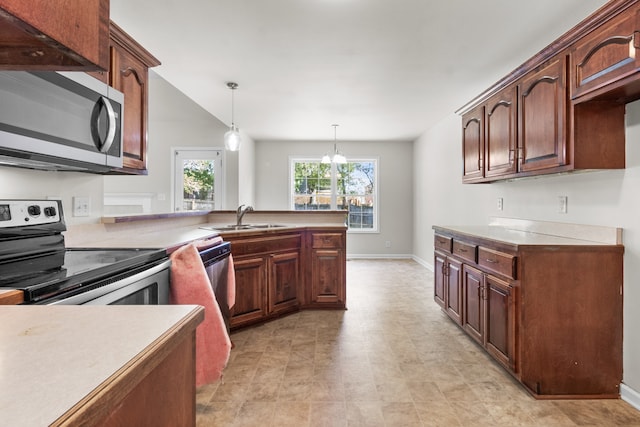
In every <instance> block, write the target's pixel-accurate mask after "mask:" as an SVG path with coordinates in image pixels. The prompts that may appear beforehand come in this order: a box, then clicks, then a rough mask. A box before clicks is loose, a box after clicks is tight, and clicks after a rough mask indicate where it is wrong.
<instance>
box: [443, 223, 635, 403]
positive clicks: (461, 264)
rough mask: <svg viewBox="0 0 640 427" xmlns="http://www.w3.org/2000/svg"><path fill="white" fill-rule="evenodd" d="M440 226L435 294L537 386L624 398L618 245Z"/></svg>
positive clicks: (551, 393) (538, 390)
mask: <svg viewBox="0 0 640 427" xmlns="http://www.w3.org/2000/svg"><path fill="white" fill-rule="evenodd" d="M434 229H435V230H436V237H435V241H434V249H435V255H434V300H435V302H436V303H437V304H438V305H440V306H441V307H442V309H443V311H444V312H445V313H446V314H447V315H448V316H449V317H451V319H452V320H453V321H454V322H455V323H456V324H458V325H459V326H460V327H461V328H462V330H464V331H465V332H466V333H467V335H468V336H469V337H470V338H472V339H473V340H475V341H476V342H477V343H478V344H479V345H481V346H482V347H483V348H484V349H485V351H486V352H487V353H488V354H490V355H491V356H492V357H493V358H494V359H495V360H496V361H497V362H498V363H499V364H501V365H502V366H504V367H505V368H506V370H507V371H508V372H509V373H510V374H511V375H513V376H514V377H515V378H516V379H517V380H518V381H519V382H520V383H521V384H522V385H524V386H525V387H526V388H527V389H528V390H529V392H531V394H533V395H534V396H536V397H540V398H617V397H619V395H620V390H619V387H620V384H621V381H622V283H623V252H624V247H623V246H622V245H615V244H604V243H603V244H585V241H583V240H573V239H568V238H563V237H557V236H550V237H549V236H547V237H545V236H544V235H542V234H535V233H531V234H535V237H526V236H519V237H518V239H520V240H518V242H517V243H515V242H513V241H503V240H498V239H496V238H495V237H494V235H492V234H489V233H487V234H488V236H487V237H484V236H483V235H479V236H478V235H473V234H469V231H467V229H464V228H463V230H462V231H457V230H452V229H449V228H444V227H435V226H434ZM496 234H500V233H499V232H496ZM504 234H505V235H507V234H509V233H504ZM509 235H510V236H511V234H509ZM512 239H514V238H513V237H512Z"/></svg>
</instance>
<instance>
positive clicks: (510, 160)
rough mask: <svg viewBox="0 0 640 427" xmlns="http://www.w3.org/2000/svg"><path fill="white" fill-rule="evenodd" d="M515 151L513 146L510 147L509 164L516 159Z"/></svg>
mask: <svg viewBox="0 0 640 427" xmlns="http://www.w3.org/2000/svg"><path fill="white" fill-rule="evenodd" d="M515 151H516V150H514V149H513V148H510V149H509V164H513V162H514V161H515Z"/></svg>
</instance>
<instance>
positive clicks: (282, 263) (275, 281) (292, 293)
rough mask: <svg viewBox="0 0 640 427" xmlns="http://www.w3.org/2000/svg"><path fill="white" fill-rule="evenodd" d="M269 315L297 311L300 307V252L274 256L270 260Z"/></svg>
mask: <svg viewBox="0 0 640 427" xmlns="http://www.w3.org/2000/svg"><path fill="white" fill-rule="evenodd" d="M268 267H269V268H268V271H269V283H268V286H267V287H268V289H269V295H268V298H267V300H268V309H269V313H280V312H285V311H289V310H291V309H297V308H298V306H299V305H300V301H299V299H298V288H299V287H300V251H295V252H287V253H282V254H274V255H271V256H269V258H268Z"/></svg>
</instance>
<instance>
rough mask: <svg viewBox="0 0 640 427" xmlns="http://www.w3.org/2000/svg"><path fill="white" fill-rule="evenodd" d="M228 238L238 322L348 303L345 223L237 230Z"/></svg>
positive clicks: (234, 318)
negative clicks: (265, 231)
mask: <svg viewBox="0 0 640 427" xmlns="http://www.w3.org/2000/svg"><path fill="white" fill-rule="evenodd" d="M224 238H225V240H227V241H229V242H231V254H232V255H233V260H234V269H235V275H236V303H235V306H234V307H233V309H232V310H231V327H232V328H239V327H243V326H248V325H252V324H256V323H261V322H264V321H266V320H269V319H272V318H275V317H277V316H281V315H283V314H287V313H291V312H294V311H297V310H299V309H300V308H331V309H344V308H345V298H346V255H345V242H346V231H345V230H344V229H341V230H339V231H335V230H333V229H327V230H326V231H325V230H316V229H314V230H308V231H307V230H305V229H302V230H300V231H297V232H291V231H283V232H270V233H268V234H264V235H258V234H250V233H243V232H236V233H233V234H228V235H225V236H224Z"/></svg>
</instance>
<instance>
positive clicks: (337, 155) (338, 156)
mask: <svg viewBox="0 0 640 427" xmlns="http://www.w3.org/2000/svg"><path fill="white" fill-rule="evenodd" d="M331 126H333V157H329V155H328V154H325V155H324V156H322V160H320V163H338V164H342V163H347V158H346V157H345V156H343V155H342V153H341V152H339V151H338V143H337V137H336V133H337V128H338V126H340V125H331Z"/></svg>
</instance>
